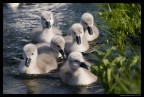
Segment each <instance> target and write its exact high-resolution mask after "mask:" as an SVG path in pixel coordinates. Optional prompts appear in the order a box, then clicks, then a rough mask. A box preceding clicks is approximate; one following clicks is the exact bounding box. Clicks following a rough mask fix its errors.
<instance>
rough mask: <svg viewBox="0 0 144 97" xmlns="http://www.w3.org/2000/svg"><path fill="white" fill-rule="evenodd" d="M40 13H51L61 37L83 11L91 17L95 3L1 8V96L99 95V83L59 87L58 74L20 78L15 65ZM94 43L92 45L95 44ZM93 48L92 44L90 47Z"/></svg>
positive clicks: (4, 6)
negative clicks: (42, 11)
mask: <svg viewBox="0 0 144 97" xmlns="http://www.w3.org/2000/svg"><path fill="white" fill-rule="evenodd" d="M41 10H49V11H52V12H53V14H54V16H55V23H54V26H56V27H57V28H60V29H61V30H62V31H63V34H65V32H66V31H67V30H68V28H69V27H70V26H71V25H72V24H73V23H75V22H79V21H80V17H81V15H82V14H83V13H84V12H90V13H92V14H94V13H95V10H97V6H96V5H95V4H91V3H87V4H80V3H75V4H73V3H61V4H59V3H41V4H35V3H31V4H20V6H19V7H18V9H17V10H16V11H12V10H10V9H9V8H8V7H7V6H6V4H4V5H3V93H4V94H103V93H104V89H103V88H102V86H101V83H100V82H96V83H93V84H91V85H89V86H80V87H71V86H67V85H65V84H63V83H62V82H61V80H60V78H59V76H58V71H55V72H52V73H50V74H48V75H41V76H34V75H33V76H32V75H20V74H19V73H18V64H19V63H20V61H21V60H22V59H23V58H22V48H23V46H24V45H25V44H27V43H30V42H31V37H30V33H31V30H32V29H33V28H35V27H37V26H39V25H41V22H40V12H41ZM95 43H96V42H93V44H95ZM94 47H95V45H93V47H91V48H94Z"/></svg>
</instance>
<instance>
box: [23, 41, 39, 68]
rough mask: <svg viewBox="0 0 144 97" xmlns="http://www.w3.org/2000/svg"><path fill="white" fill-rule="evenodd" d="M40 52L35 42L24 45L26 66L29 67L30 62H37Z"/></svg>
mask: <svg viewBox="0 0 144 97" xmlns="http://www.w3.org/2000/svg"><path fill="white" fill-rule="evenodd" d="M37 55H38V52H37V48H36V46H35V45H34V44H31V43H29V44H27V45H25V46H24V47H23V58H24V60H25V66H26V67H28V66H29V65H30V63H32V62H35V61H36V58H37Z"/></svg>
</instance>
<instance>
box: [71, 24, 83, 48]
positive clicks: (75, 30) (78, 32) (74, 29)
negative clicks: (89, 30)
mask: <svg viewBox="0 0 144 97" xmlns="http://www.w3.org/2000/svg"><path fill="white" fill-rule="evenodd" d="M70 31H71V35H72V36H73V38H74V40H76V42H77V44H78V45H80V44H81V38H82V37H83V35H84V30H83V27H82V25H81V24H80V23H75V24H73V25H72V26H71V28H70Z"/></svg>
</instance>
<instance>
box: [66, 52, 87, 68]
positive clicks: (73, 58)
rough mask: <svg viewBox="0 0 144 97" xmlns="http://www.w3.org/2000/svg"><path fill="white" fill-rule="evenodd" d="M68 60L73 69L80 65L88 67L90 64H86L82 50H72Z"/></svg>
mask: <svg viewBox="0 0 144 97" xmlns="http://www.w3.org/2000/svg"><path fill="white" fill-rule="evenodd" d="M68 62H69V67H70V68H71V69H72V70H77V69H78V68H80V67H82V68H85V69H88V65H86V64H85V62H84V58H83V55H82V54H81V53H80V52H71V53H70V54H69V56H68Z"/></svg>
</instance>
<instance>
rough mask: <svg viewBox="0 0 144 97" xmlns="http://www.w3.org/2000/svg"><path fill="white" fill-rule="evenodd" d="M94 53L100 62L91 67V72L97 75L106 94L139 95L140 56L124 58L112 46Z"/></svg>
mask: <svg viewBox="0 0 144 97" xmlns="http://www.w3.org/2000/svg"><path fill="white" fill-rule="evenodd" d="M96 52H97V54H98V56H99V58H100V59H101V61H100V62H98V63H99V64H96V65H94V66H93V67H92V72H94V73H95V74H96V75H98V77H99V80H100V81H101V82H102V84H103V87H104V89H105V92H106V93H114V94H140V93H141V67H140V61H141V57H140V56H138V55H137V56H131V57H129V58H126V57H125V56H122V55H120V54H119V52H118V50H117V48H116V47H114V46H113V47H111V48H110V49H107V50H105V51H101V50H96ZM102 52H103V53H102ZM114 52H115V55H114V54H113V53H114Z"/></svg>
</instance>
